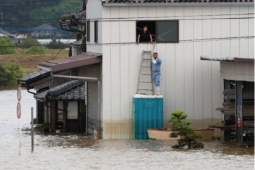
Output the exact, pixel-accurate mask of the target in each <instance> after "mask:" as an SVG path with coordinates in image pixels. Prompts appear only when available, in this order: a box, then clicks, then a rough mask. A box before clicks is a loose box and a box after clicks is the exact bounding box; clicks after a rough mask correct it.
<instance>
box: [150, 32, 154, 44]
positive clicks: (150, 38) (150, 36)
mask: <svg viewBox="0 0 255 170" xmlns="http://www.w3.org/2000/svg"><path fill="white" fill-rule="evenodd" d="M150 40H151V43H153V40H152V36H151V34H150Z"/></svg>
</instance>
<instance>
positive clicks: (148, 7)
mask: <svg viewBox="0 0 255 170" xmlns="http://www.w3.org/2000/svg"><path fill="white" fill-rule="evenodd" d="M86 5H87V6H86V10H87V14H86V15H87V20H90V22H88V24H87V25H88V28H87V31H88V32H87V34H88V35H87V39H88V42H87V51H88V52H96V53H102V56H103V57H102V60H103V61H102V84H103V86H102V109H101V115H102V127H103V138H104V139H120V138H121V139H122V138H123V139H127V138H131V137H132V96H133V95H134V94H135V93H136V88H137V83H138V74H139V68H140V62H141V56H142V51H143V50H153V49H154V45H153V44H136V43H135V42H136V38H137V30H138V29H137V27H139V26H141V25H142V24H146V25H149V26H148V27H149V29H152V30H151V32H152V33H154V34H155V35H156V37H158V36H159V35H162V34H163V38H162V36H161V39H160V38H158V40H157V43H156V44H155V49H154V51H157V52H158V53H159V57H160V58H161V59H162V60H163V64H162V68H161V69H162V73H161V74H162V76H161V92H162V94H163V96H164V126H165V127H168V123H167V120H168V119H169V118H170V113H171V112H172V111H174V110H184V111H185V112H186V113H187V114H188V118H189V119H190V120H192V121H193V127H194V128H195V129H199V128H208V126H210V125H214V124H216V123H218V122H219V121H220V120H222V114H221V113H220V112H218V111H216V110H215V109H216V108H218V107H220V106H222V89H223V79H222V78H221V76H220V63H219V62H212V61H202V60H200V57H201V56H217V57H237V58H254V39H253V36H254V19H253V17H254V14H253V13H254V2H253V1H240V2H239V1H232V2H231V1H230V2H226V1H214V0H209V1H203V0H202V1H200V0H198V1H194V2H193V1H170V0H164V1H163V0H153V1H147V0H130V1H126V0H119V1H114V0H102V1H100V0H87V4H86ZM141 21H142V23H141ZM148 21H151V22H148ZM137 24H140V25H137ZM154 26H155V27H156V28H155V29H154V30H153V28H152V27H154ZM166 27H169V29H170V27H171V28H173V29H177V30H176V31H173V34H176V35H171V36H170V37H164V35H165V34H164V28H166ZM95 31H96V32H95ZM166 34H167V33H166ZM176 37H177V39H176ZM230 37H232V38H230ZM236 37H237V38H236ZM238 37H241V38H238ZM164 39H167V40H169V41H172V42H164ZM160 41H161V42H160ZM219 132H220V131H218V132H217V133H216V134H215V135H216V136H219V135H220V133H219Z"/></svg>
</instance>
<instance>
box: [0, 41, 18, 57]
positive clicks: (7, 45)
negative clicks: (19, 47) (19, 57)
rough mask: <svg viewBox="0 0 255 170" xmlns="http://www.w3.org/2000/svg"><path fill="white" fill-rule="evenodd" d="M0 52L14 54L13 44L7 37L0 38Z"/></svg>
mask: <svg viewBox="0 0 255 170" xmlns="http://www.w3.org/2000/svg"><path fill="white" fill-rule="evenodd" d="M0 46H2V47H0V54H4V55H5V54H15V53H16V52H15V44H14V43H13V42H11V40H10V39H9V38H8V37H3V38H1V39H0Z"/></svg>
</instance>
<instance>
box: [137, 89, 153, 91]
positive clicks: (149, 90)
mask: <svg viewBox="0 0 255 170" xmlns="http://www.w3.org/2000/svg"><path fill="white" fill-rule="evenodd" d="M139 90H148V91H152V89H138V91H139Z"/></svg>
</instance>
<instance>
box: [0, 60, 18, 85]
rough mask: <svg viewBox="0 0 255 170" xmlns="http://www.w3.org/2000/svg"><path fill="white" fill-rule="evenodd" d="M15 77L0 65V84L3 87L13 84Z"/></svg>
mask: <svg viewBox="0 0 255 170" xmlns="http://www.w3.org/2000/svg"><path fill="white" fill-rule="evenodd" d="M15 82H16V79H15V78H14V76H13V75H12V73H11V72H10V71H8V70H6V69H5V68H4V67H3V66H1V65H0V86H1V88H2V87H3V88H5V87H6V86H10V85H14V84H15Z"/></svg>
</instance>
